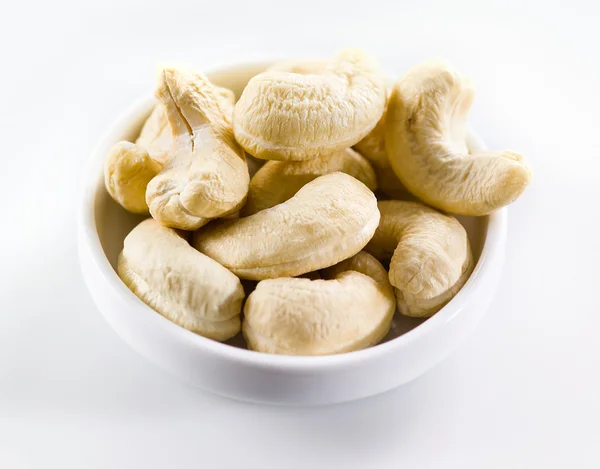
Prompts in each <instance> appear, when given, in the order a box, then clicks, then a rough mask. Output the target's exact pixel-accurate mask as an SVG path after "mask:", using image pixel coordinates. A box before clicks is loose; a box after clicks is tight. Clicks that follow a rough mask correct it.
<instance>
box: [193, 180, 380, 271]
mask: <svg viewBox="0 0 600 469" xmlns="http://www.w3.org/2000/svg"><path fill="white" fill-rule="evenodd" d="M378 223H379V212H378V210H377V201H376V199H375V195H374V194H373V192H371V191H370V190H369V188H368V187H366V186H365V185H364V184H363V183H362V182H360V181H358V180H357V179H354V178H353V177H352V176H348V175H347V174H344V173H332V174H327V175H325V176H320V177H318V178H317V179H315V180H314V181H312V182H309V183H308V184H306V185H305V186H304V187H303V188H302V189H300V190H299V191H298V192H297V193H296V195H295V196H294V197H292V198H291V199H289V200H288V201H286V202H284V203H282V204H279V205H277V206H275V207H273V208H270V209H268V210H262V211H261V212H258V213H255V214H254V215H251V216H249V217H246V218H240V219H239V220H217V221H214V222H212V223H211V224H210V225H208V226H206V227H204V228H203V229H202V230H199V231H198V232H196V234H195V236H194V246H195V247H196V248H197V249H198V250H199V251H200V252H203V253H204V254H206V255H207V256H210V257H211V258H213V259H215V260H216V261H217V262H219V263H220V264H222V265H224V266H225V267H227V268H228V269H230V270H231V271H232V272H234V273H235V274H236V275H238V276H239V277H241V278H245V279H251V280H262V279H266V278H276V277H287V276H289V277H293V276H296V275H302V274H305V273H307V272H311V271H313V270H318V269H322V268H324V267H329V266H331V265H333V264H336V263H337V262H340V261H341V260H343V259H346V258H348V257H350V256H353V255H354V254H356V253H357V252H359V251H360V250H361V249H362V248H363V247H364V246H365V244H367V242H368V241H369V240H370V239H371V237H372V236H373V233H374V232H375V229H376V228H377V225H378Z"/></svg>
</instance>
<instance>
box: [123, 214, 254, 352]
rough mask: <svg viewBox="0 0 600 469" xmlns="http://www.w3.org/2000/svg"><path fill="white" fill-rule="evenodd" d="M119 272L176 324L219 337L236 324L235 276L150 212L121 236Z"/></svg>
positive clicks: (240, 293)
mask: <svg viewBox="0 0 600 469" xmlns="http://www.w3.org/2000/svg"><path fill="white" fill-rule="evenodd" d="M118 273H119V277H121V279H122V280H123V282H124V283H125V285H127V287H128V288H129V289H130V290H131V291H132V292H133V293H134V294H135V295H136V296H137V297H138V298H140V299H141V300H142V301H143V302H144V303H146V304H147V305H148V306H150V307H151V308H153V309H154V310H156V311H157V312H159V313H160V314H161V315H163V316H164V317H166V318H167V319H169V320H171V321H172V322H174V323H175V324H178V325H180V326H182V327H184V328H186V329H189V330H190V331H193V332H196V333H198V334H200V335H203V336H205V337H208V338H211V339H215V340H219V341H223V340H227V339H228V338H230V337H232V336H234V335H235V334H237V333H238V332H239V330H240V312H241V308H242V300H243V299H244V289H243V288H242V285H241V283H240V280H239V279H238V278H237V277H236V276H235V275H234V274H232V273H231V272H230V271H228V270H227V269H226V268H225V267H223V266H222V265H220V264H219V263H218V262H215V261H213V260H212V259H210V258H209V257H207V256H205V255H204V254H201V253H199V252H198V251H196V250H195V249H194V248H193V247H191V246H190V245H189V244H188V242H187V241H186V240H185V239H183V238H181V237H180V236H179V235H178V234H177V232H176V231H175V230H173V229H171V228H167V227H164V226H162V225H161V224H160V223H158V222H157V221H155V220H153V219H152V218H149V219H147V220H144V221H143V222H141V223H140V224H139V225H138V226H136V227H135V228H134V229H133V230H132V231H131V233H129V234H128V235H127V237H126V238H125V243H124V247H123V251H122V252H121V254H120V255H119V263H118Z"/></svg>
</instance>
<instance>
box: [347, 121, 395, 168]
mask: <svg viewBox="0 0 600 469" xmlns="http://www.w3.org/2000/svg"><path fill="white" fill-rule="evenodd" d="M386 115H387V109H386V110H385V111H384V113H383V116H382V117H381V119H379V122H377V125H376V126H375V127H374V128H373V130H371V132H369V134H367V136H366V137H365V138H363V139H362V140H361V141H360V142H358V143H357V144H356V145H354V149H355V150H356V151H358V152H359V153H360V154H361V155H363V156H364V157H365V158H366V159H368V160H369V161H370V162H371V163H372V164H373V166H377V167H379V168H389V167H390V162H389V161H388V157H387V153H386V151H385V118H386Z"/></svg>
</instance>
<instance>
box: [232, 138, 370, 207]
mask: <svg viewBox="0 0 600 469" xmlns="http://www.w3.org/2000/svg"><path fill="white" fill-rule="evenodd" d="M336 171H341V172H343V173H346V174H349V175H350V176H352V177H355V178H356V179H358V180H359V181H361V182H362V183H363V184H364V185H365V186H367V187H368V188H369V189H371V190H372V191H375V190H376V189H377V181H376V177H375V172H374V171H373V168H372V167H371V165H370V164H369V162H368V161H367V160H366V159H365V158H363V157H362V156H361V155H359V154H358V153H356V152H355V151H354V150H351V149H350V148H347V149H345V150H341V151H338V152H335V153H334V154H333V155H330V156H320V157H317V158H313V159H312V160H307V161H268V162H267V163H266V164H265V165H264V166H263V167H262V168H261V169H260V170H258V171H257V173H256V174H255V175H254V177H253V178H252V179H251V180H250V186H249V187H248V199H247V201H246V205H245V206H244V208H243V209H242V213H243V214H244V215H252V214H254V213H256V212H259V211H261V210H264V209H266V208H271V207H273V206H275V205H278V204H280V203H282V202H285V201H286V200H288V199H290V198H291V197H293V196H294V194H295V193H296V192H298V190H300V188H301V187H303V186H304V185H306V184H308V183H309V182H310V181H312V180H313V179H315V178H317V177H319V176H322V175H324V174H329V173H334V172H336Z"/></svg>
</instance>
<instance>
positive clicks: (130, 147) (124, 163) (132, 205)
mask: <svg viewBox="0 0 600 469" xmlns="http://www.w3.org/2000/svg"><path fill="white" fill-rule="evenodd" d="M160 170H161V165H160V164H159V163H157V162H156V161H154V160H153V159H152V158H150V155H149V154H148V152H147V151H146V150H144V149H143V148H142V147H140V146H138V145H135V144H133V143H131V142H124V141H123V142H118V143H116V144H115V145H114V146H113V147H112V148H111V149H110V151H109V152H108V156H107V158H106V161H105V163H104V184H105V186H106V190H107V191H108V193H109V194H110V195H111V197H112V198H113V199H114V200H115V201H116V202H117V203H119V204H120V205H121V206H122V207H123V208H124V209H125V210H127V211H129V212H133V213H140V214H144V213H148V205H147V204H146V187H147V186H148V183H149V182H150V180H151V179H152V178H153V177H155V176H156V175H157V174H158V172H159V171H160Z"/></svg>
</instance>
